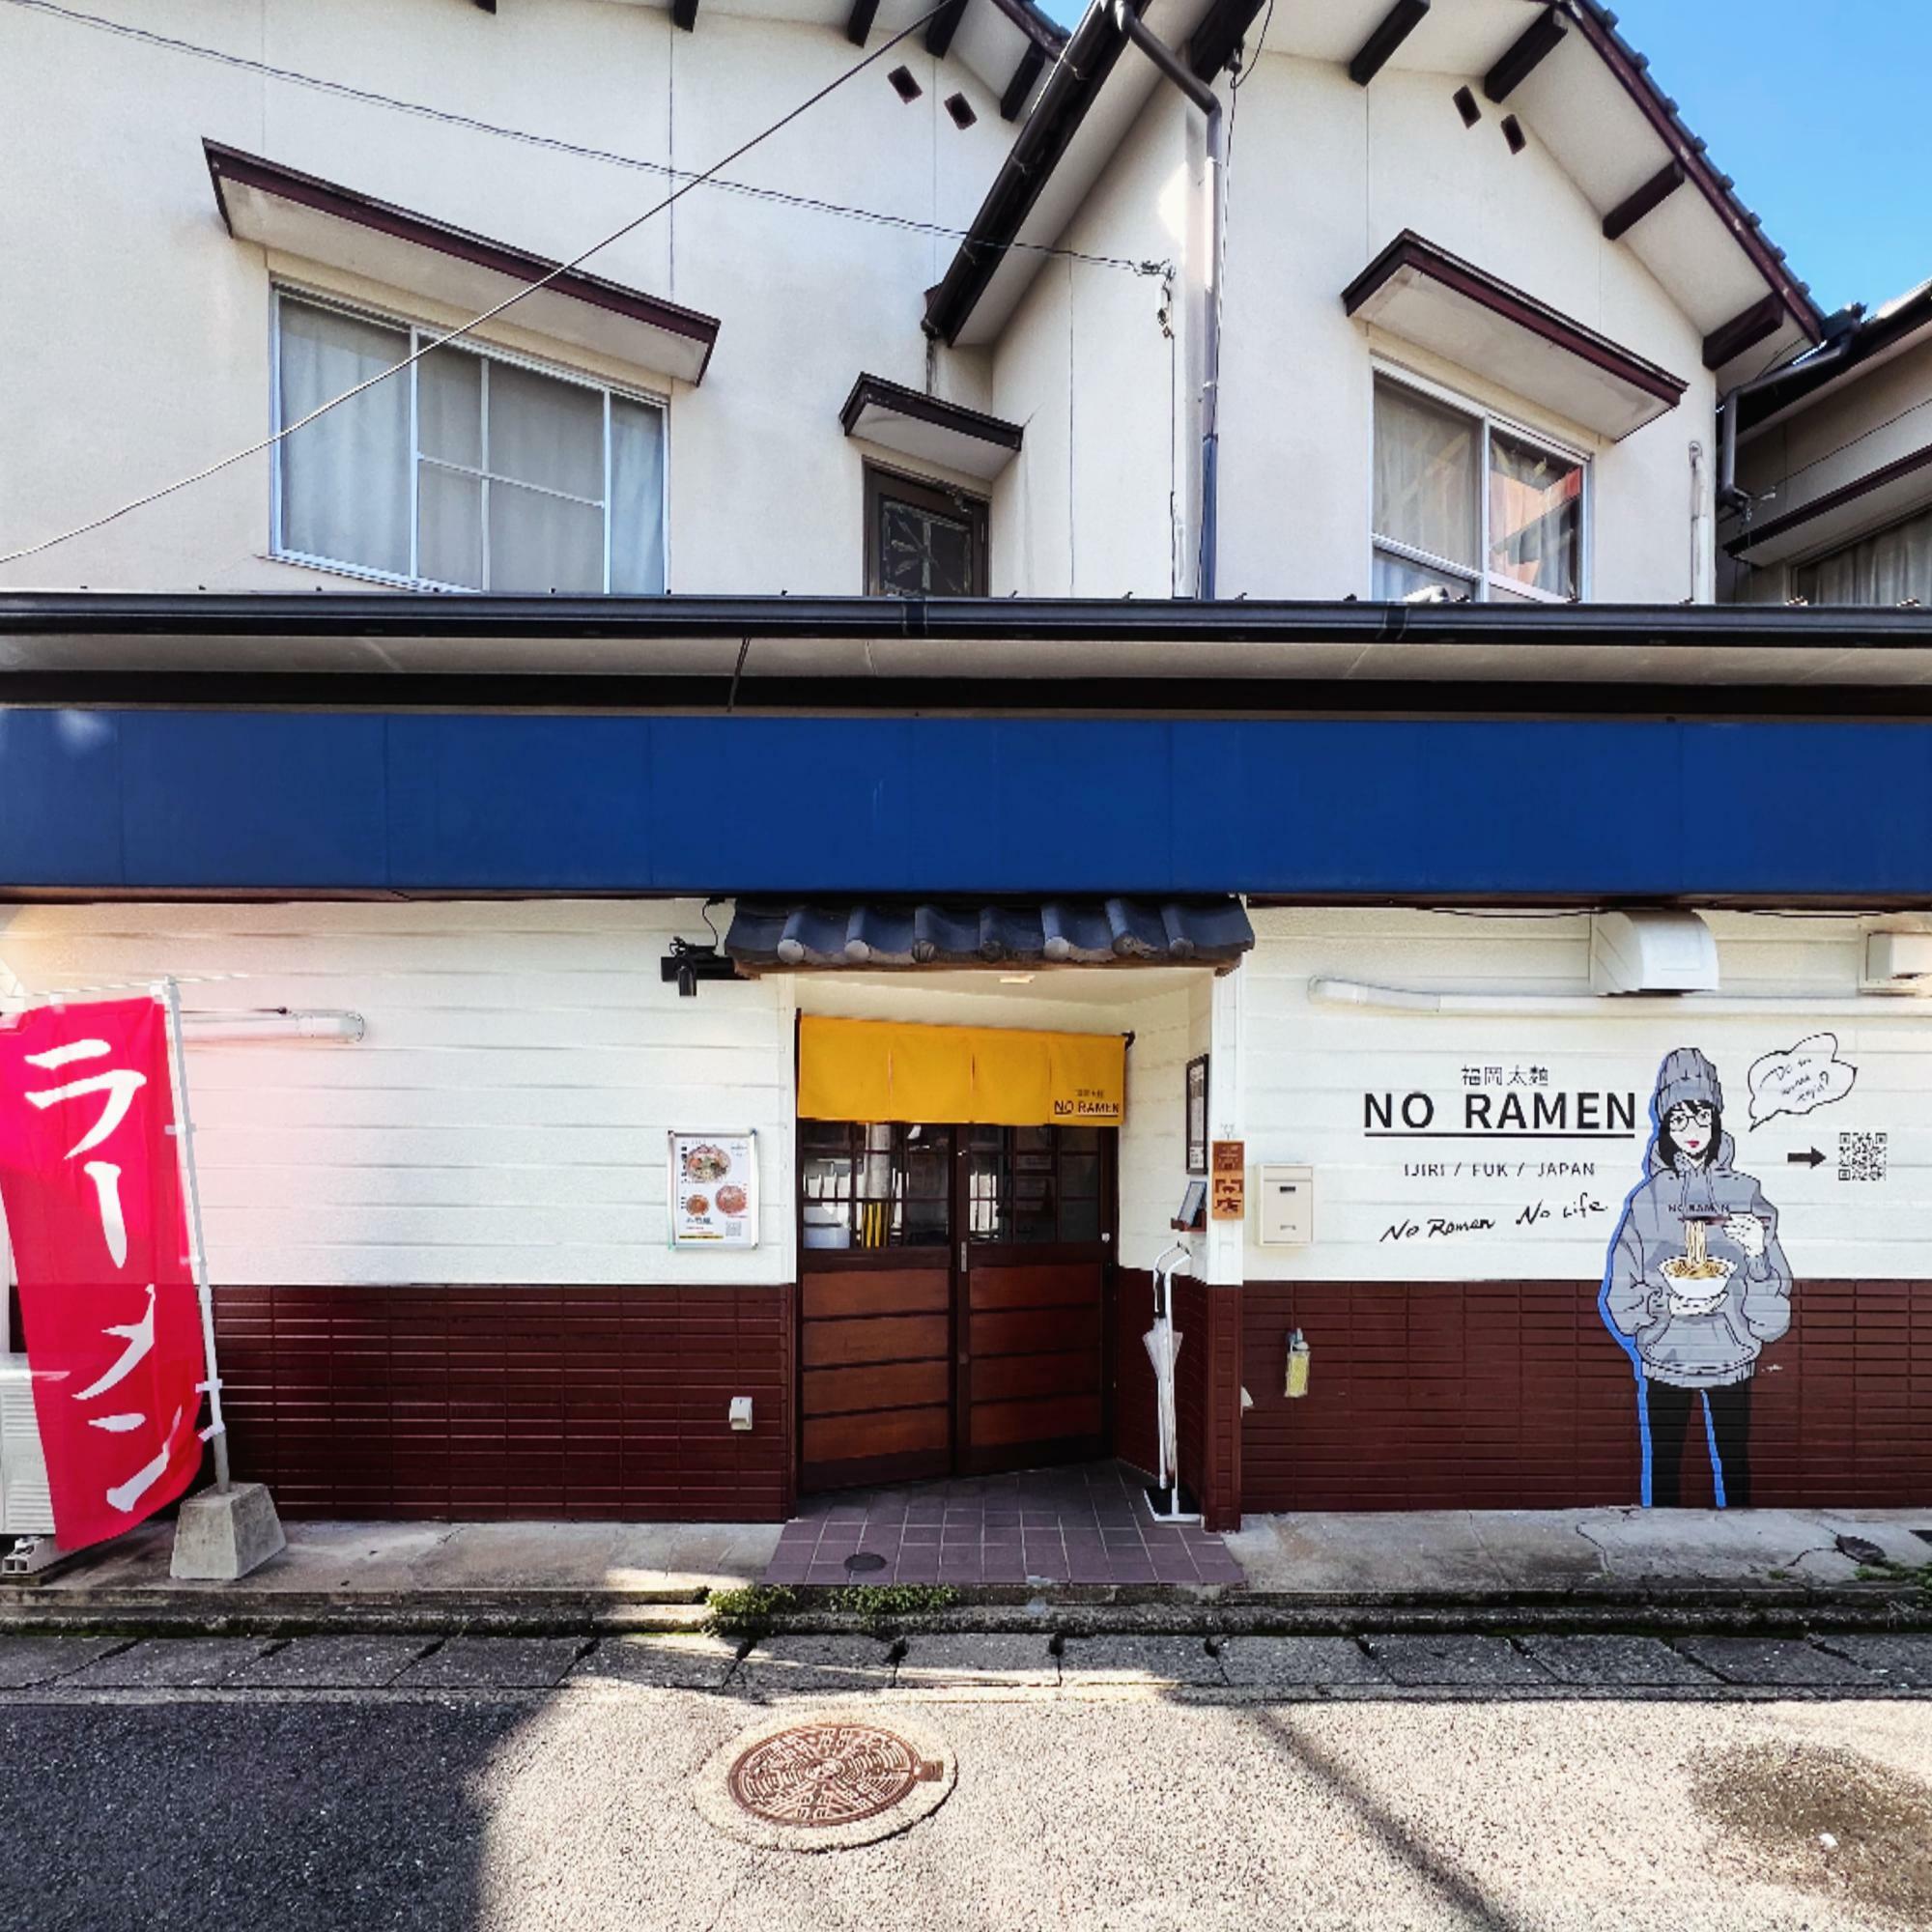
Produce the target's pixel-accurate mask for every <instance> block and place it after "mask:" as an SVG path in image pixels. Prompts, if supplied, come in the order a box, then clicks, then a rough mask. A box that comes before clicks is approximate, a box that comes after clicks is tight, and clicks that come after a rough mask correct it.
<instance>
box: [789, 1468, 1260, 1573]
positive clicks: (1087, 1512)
mask: <svg viewBox="0 0 1932 1932" xmlns="http://www.w3.org/2000/svg"><path fill="white" fill-rule="evenodd" d="M860 1554H871V1555H877V1556H882V1557H884V1558H885V1565H884V1567H883V1568H881V1569H872V1568H869V1567H867V1568H865V1569H863V1570H848V1569H847V1568H846V1564H845V1559H846V1558H847V1557H848V1556H854V1555H860ZM764 1580H765V1581H766V1582H767V1583H1030V1582H1039V1583H1216V1584H1222V1585H1235V1586H1238V1585H1240V1584H1242V1583H1244V1582H1245V1581H1246V1580H1247V1578H1246V1577H1245V1576H1244V1575H1243V1574H1242V1570H1241V1566H1240V1565H1239V1564H1238V1563H1236V1561H1235V1559H1234V1557H1233V1556H1232V1555H1230V1554H1229V1552H1228V1548H1227V1546H1226V1545H1225V1544H1224V1543H1223V1542H1222V1541H1221V1539H1220V1538H1219V1537H1218V1536H1216V1535H1214V1534H1212V1533H1211V1532H1210V1531H1208V1530H1205V1529H1200V1528H1195V1527H1186V1528H1182V1527H1175V1526H1170V1525H1167V1524H1163V1523H1160V1522H1157V1521H1155V1520H1154V1519H1153V1517H1152V1516H1151V1514H1150V1512H1149V1510H1148V1505H1147V1499H1146V1496H1145V1494H1144V1492H1143V1491H1142V1488H1141V1479H1140V1478H1139V1477H1138V1476H1137V1475H1135V1474H1134V1472H1133V1471H1131V1470H1130V1469H1127V1468H1125V1467H1124V1466H1123V1465H1122V1464H1120V1463H1086V1464H1082V1465H1079V1466H1077V1467H1073V1468H1065V1469H1029V1470H1026V1471H1023V1472H1022V1473H1020V1474H1018V1475H1011V1476H979V1477H963V1478H958V1479H955V1480H954V1481H952V1482H945V1483H918V1484H909V1485H906V1486H904V1487H902V1488H898V1489H889V1490H844V1491H840V1492H837V1493H835V1494H832V1495H825V1496H808V1497H806V1498H805V1499H804V1500H803V1501H802V1502H801V1503H800V1504H799V1513H798V1515H797V1517H796V1518H794V1519H793V1520H792V1521H790V1522H788V1523H786V1524H785V1526H784V1528H783V1530H782V1531H781V1533H780V1536H779V1547H778V1550H777V1553H776V1554H775V1555H774V1556H773V1558H772V1560H771V1562H770V1564H769V1565H768V1566H767V1567H766V1570H765V1578H764Z"/></svg>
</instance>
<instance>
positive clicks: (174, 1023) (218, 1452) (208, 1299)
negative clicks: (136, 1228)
mask: <svg viewBox="0 0 1932 1932" xmlns="http://www.w3.org/2000/svg"><path fill="white" fill-rule="evenodd" d="M155 990H156V992H158V993H159V994H160V996H161V1004H162V1007H163V1008H164V1009H165V1010H166V1014H167V1026H168V1065H169V1067H170V1069H171V1070H172V1074H173V1081H174V1090H175V1156H176V1159H177V1160H178V1161H179V1162H180V1165H181V1185H182V1205H183V1206H184V1208H185V1209H186V1210H187V1214H186V1218H187V1252H188V1261H189V1264H190V1265H191V1266H192V1267H193V1269H194V1286H195V1293H197V1295H199V1297H200V1299H201V1343H202V1348H203V1350H204V1351H205V1352H206V1354H207V1357H208V1436H209V1440H210V1441H212V1442H213V1444H214V1487H215V1490H216V1492H218V1493H220V1494H222V1495H226V1494H227V1493H228V1425H227V1423H226V1422H225V1421H223V1419H222V1414H221V1372H220V1370H219V1369H218V1368H217V1366H216V1365H215V1359H214V1294H213V1291H212V1290H211V1289H210V1287H209V1285H208V1254H207V1250H206V1249H205V1248H204V1247H203V1246H202V1241H201V1183H200V1181H199V1180H198V1179H197V1178H196V1176H195V1171H194V1127H193V1125H192V1123H191V1122H189V1120H188V1105H187V1055H186V1053H185V1051H184V1049H183V1046H182V1023H181V1021H182V1013H181V988H180V986H179V985H178V984H177V983H176V982H175V981H174V980H172V979H169V980H162V981H161V982H160V984H159V985H158V986H157V987H156V989H155Z"/></svg>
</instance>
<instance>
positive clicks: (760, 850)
mask: <svg viewBox="0 0 1932 1932" xmlns="http://www.w3.org/2000/svg"><path fill="white" fill-rule="evenodd" d="M0 890H6V891H11V892H13V893H15V894H19V893H33V892H42V891H44V892H61V893H74V892H78V893H116V892H122V893H137V894H149V895H159V894H166V893H170V892H256V893H294V894H299V893H305V892H316V893H338V892H339V893H405V894H408V893H416V894H463V893H496V892H517V893H533V894H540V893H554V894H572V893H639V894H680V895H682V894H725V895H732V896H734V897H741V898H751V899H754V900H772V901H778V902H780V903H783V904H806V903H823V902H824V901H825V900H826V899H828V898H829V899H832V900H833V901H835V902H837V901H840V900H847V899H850V900H857V899H861V898H865V899H868V900H869V899H873V898H879V897H884V896H887V895H891V896H893V897H895V898H907V897H911V898H926V899H936V900H944V901H949V902H950V901H955V900H962V899H964V900H972V899H975V898H979V899H981V900H992V899H1012V898H1021V897H1030V898H1039V899H1045V898H1068V899H1071V898H1084V899H1105V898H1108V897H1114V896H1122V897H1125V898H1130V899H1144V900H1147V901H1149V902H1151V904H1153V905H1155V906H1158V905H1160V904H1161V903H1163V902H1165V901H1169V900H1176V899H1182V898H1188V897H1192V896H1198V895H1222V894H1243V895H1264V896H1268V895H1273V896H1284V897H1318V898H1319V897H1343V896H1347V897H1363V896H1369V897H1386V898H1397V899H1405V898H1406V899H1410V900H1423V901H1428V900H1433V899H1438V898H1464V899H1467V898H1486V899H1503V898H1522V897H1540V898H1546V899H1547V898H1551V897H1562V898H1570V899H1578V898H1592V899H1601V898H1619V897H1623V898H1682V897H1690V898H1703V897H1725V896H1738V897H1752V898H1759V899H1768V900H1773V901H1785V902H1790V901H1802V900H1814V901H1816V900H1827V899H1829V900H1833V901H1836V902H1838V903H1846V902H1867V903H1869V902H1872V901H1888V902H1898V901H1905V900H1924V901H1928V902H1932V724H1928V723H1921V722H1918V721H1914V720H1909V719H1902V720H1898V721H1896V722H1863V721H1849V720H1835V721H1822V722H1803V723H1800V722H1786V721H1777V720H1754V721H1749V722H1744V721H1740V722H1732V723H1723V722H1714V721H1705V720H1683V719H1634V720H1618V719H1577V718H1556V719H1550V718H1502V719H1497V718H1487V719H1439V718H1438V719H1405V718H1399V717H1394V718H1352V719H1350V718H1293V717H1289V718H1281V717H1276V718H1236V719H1218V720H1217V719H1155V718H1124V719H1097V718H1025V717H978V718H974V717H967V718H958V717H944V718H933V717H837V718H834V717H820V716H787V717H761V718H760V717H753V718H747V717H720V716H712V717H695V716H688V715H660V716H654V717H639V716H622V715H593V714H571V715H552V716H538V715H530V714H526V713H506V714H487V715H485V714H477V713H460V712H440V713H433V712H417V713H410V714H407V715H405V714H399V713H383V712H374V711H368V712H325V711H214V710H163V709H152V710H143V709H129V710H115V709H95V710H53V709H48V710H30V709H12V710H5V711H0ZM848 914H849V907H848Z"/></svg>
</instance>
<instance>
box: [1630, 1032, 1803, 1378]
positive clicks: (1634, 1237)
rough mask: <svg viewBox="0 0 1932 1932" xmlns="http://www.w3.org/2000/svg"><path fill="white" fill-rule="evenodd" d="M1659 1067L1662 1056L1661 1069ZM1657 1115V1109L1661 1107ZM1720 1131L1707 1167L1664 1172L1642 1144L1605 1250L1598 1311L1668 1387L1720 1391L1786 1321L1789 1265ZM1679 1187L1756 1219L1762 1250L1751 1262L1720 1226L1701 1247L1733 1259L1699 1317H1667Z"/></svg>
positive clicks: (1680, 1230)
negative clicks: (1638, 1181) (1641, 1162)
mask: <svg viewBox="0 0 1932 1932" xmlns="http://www.w3.org/2000/svg"><path fill="white" fill-rule="evenodd" d="M1668 1064H1669V1063H1667V1062H1666V1065H1668ZM1665 1111H1667V1109H1666V1110H1665ZM1732 1151H1733V1149H1732V1142H1731V1137H1730V1135H1729V1134H1722V1135H1720V1136H1719V1141H1718V1151H1717V1152H1716V1153H1715V1154H1714V1155H1713V1156H1712V1159H1711V1161H1710V1164H1709V1165H1708V1166H1706V1167H1703V1168H1697V1167H1695V1166H1694V1165H1693V1164H1692V1163H1690V1162H1689V1161H1688V1160H1687V1161H1683V1162H1682V1163H1681V1168H1682V1171H1681V1172H1680V1171H1674V1170H1673V1169H1672V1167H1671V1166H1670V1164H1669V1163H1668V1162H1667V1161H1666V1160H1665V1159H1664V1157H1663V1155H1662V1153H1661V1152H1660V1151H1659V1150H1658V1146H1657V1143H1656V1142H1655V1141H1652V1143H1651V1147H1650V1158H1649V1162H1648V1168H1649V1172H1648V1174H1647V1176H1646V1178H1645V1179H1644V1182H1643V1184H1642V1185H1641V1186H1640V1187H1639V1188H1637V1190H1636V1191H1635V1193H1634V1194H1633V1195H1632V1196H1631V1198H1630V1202H1629V1204H1628V1205H1627V1206H1626V1208H1624V1218H1623V1222H1622V1225H1621V1226H1620V1227H1619V1228H1618V1229H1617V1237H1616V1240H1615V1243H1614V1244H1613V1245H1612V1247H1611V1249H1610V1271H1609V1277H1608V1280H1607V1281H1606V1282H1605V1290H1604V1313H1605V1317H1606V1319H1607V1320H1608V1321H1611V1322H1612V1323H1613V1324H1614V1325H1615V1326H1616V1328H1617V1329H1618V1330H1619V1332H1620V1333H1622V1334H1625V1335H1628V1336H1629V1337H1630V1338H1631V1340H1632V1341H1633V1342H1634V1344H1635V1347H1636V1352H1637V1357H1638V1360H1639V1361H1640V1362H1641V1363H1642V1365H1643V1373H1644V1374H1645V1375H1646V1376H1647V1377H1648V1378H1650V1379H1651V1380H1652V1381H1659V1382H1666V1383H1668V1384H1670V1385H1671V1386H1672V1387H1675V1388H1720V1387H1722V1386H1723V1385H1724V1384H1725V1383H1727V1382H1741V1381H1743V1380H1745V1379H1746V1378H1747V1377H1748V1376H1750V1375H1751V1374H1753V1373H1754V1372H1755V1370H1756V1368H1757V1358H1758V1354H1759V1351H1760V1350H1762V1349H1763V1347H1764V1345H1765V1344H1766V1343H1767V1342H1775V1341H1776V1340H1777V1338H1778V1337H1779V1336H1780V1335H1782V1334H1783V1333H1784V1331H1785V1330H1786V1329H1787V1328H1789V1327H1790V1326H1791V1268H1790V1265H1789V1264H1787V1263H1786V1261H1785V1259H1784V1250H1783V1249H1782V1248H1781V1247H1779V1246H1778V1242H1777V1209H1776V1208H1774V1207H1773V1206H1772V1205H1771V1203H1770V1202H1768V1201H1767V1200H1766V1199H1765V1198H1764V1189H1763V1188H1762V1187H1760V1186H1759V1185H1758V1183H1757V1182H1756V1180H1754V1179H1752V1178H1751V1176H1749V1175H1748V1174H1739V1173H1738V1172H1737V1171H1736V1170H1735V1169H1734V1168H1733V1167H1732V1166H1731V1156H1732ZM1687 1188H1688V1189H1689V1190H1690V1193H1691V1195H1692V1197H1693V1201H1694V1202H1695V1204H1696V1205H1698V1206H1704V1205H1707V1203H1706V1198H1705V1197H1706V1196H1707V1195H1708V1205H1709V1206H1710V1207H1711V1208H1714V1209H1715V1210H1716V1211H1717V1212H1719V1213H1723V1214H1754V1215H1756V1217H1757V1218H1758V1219H1759V1220H1760V1221H1762V1222H1763V1223H1764V1232H1765V1243H1764V1253H1763V1254H1761V1255H1760V1256H1759V1257H1758V1258H1757V1259H1756V1260H1755V1261H1751V1260H1748V1259H1747V1257H1746V1254H1745V1251H1744V1250H1743V1249H1742V1248H1741V1247H1739V1246H1738V1244H1737V1243H1736V1242H1735V1241H1733V1240H1732V1239H1731V1238H1730V1237H1729V1236H1727V1235H1726V1234H1725V1233H1724V1230H1723V1227H1722V1225H1721V1224H1716V1225H1713V1226H1711V1227H1710V1228H1709V1230H1708V1233H1707V1236H1706V1245H1707V1248H1708V1251H1709V1253H1710V1254H1711V1255H1713V1256H1714V1257H1716V1258H1717V1259H1718V1260H1719V1261H1728V1262H1735V1263H1736V1264H1737V1266H1736V1269H1735V1271H1734V1272H1733V1273H1732V1275H1731V1278H1730V1280H1729V1282H1728V1283H1727V1284H1726V1285H1725V1289H1724V1298H1723V1300H1722V1301H1720V1302H1719V1304H1718V1306H1717V1307H1716V1308H1715V1309H1714V1310H1713V1311H1712V1312H1711V1313H1710V1314H1708V1315H1673V1314H1672V1313H1671V1312H1670V1290H1669V1288H1668V1286H1667V1285H1666V1283H1665V1280H1664V1275H1663V1264H1664V1263H1665V1262H1667V1261H1668V1260H1669V1259H1670V1258H1671V1257H1672V1256H1673V1255H1681V1254H1682V1253H1683V1252H1684V1217H1683V1211H1682V1210H1683V1206H1684V1198H1685V1193H1686V1190H1687Z"/></svg>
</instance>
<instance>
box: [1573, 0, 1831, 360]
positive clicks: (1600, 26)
mask: <svg viewBox="0 0 1932 1932" xmlns="http://www.w3.org/2000/svg"><path fill="white" fill-rule="evenodd" d="M1563 3H1564V4H1566V5H1567V6H1568V7H1569V8H1570V9H1571V13H1572V17H1573V18H1574V19H1575V20H1576V22H1577V25H1578V26H1579V27H1581V28H1582V30H1583V36H1584V38H1585V39H1586V40H1587V41H1589V43H1591V45H1592V46H1593V47H1595V48H1596V50H1597V52H1598V54H1599V55H1600V56H1601V57H1602V59H1603V62H1604V64H1605V66H1606V67H1607V68H1608V69H1609V70H1610V71H1611V72H1612V73H1613V74H1614V75H1615V76H1616V77H1617V79H1618V80H1620V81H1621V82H1622V83H1623V85H1624V88H1625V91H1626V92H1627V93H1628V94H1629V95H1630V96H1631V98H1632V99H1634V101H1635V102H1636V104H1637V105H1638V107H1640V108H1641V109H1643V111H1644V113H1645V115H1646V117H1647V118H1648V119H1649V121H1650V124H1651V126H1652V127H1653V128H1656V129H1657V131H1658V133H1659V134H1660V135H1662V138H1663V142H1664V145H1665V146H1666V147H1668V148H1669V149H1670V151H1671V153H1672V154H1673V155H1674V156H1676V158H1677V159H1678V160H1680V161H1682V162H1683V163H1684V166H1685V169H1686V171H1687V173H1688V174H1689V176H1690V180H1691V181H1692V182H1693V183H1694V184H1695V185H1696V186H1697V189H1698V191H1699V192H1700V193H1701V194H1702V195H1703V196H1704V198H1705V199H1706V200H1707V201H1708V202H1710V204H1711V206H1712V207H1713V208H1715V209H1716V210H1717V212H1718V213H1719V217H1720V218H1721V219H1722V220H1723V221H1724V224H1725V226H1726V227H1728V228H1729V229H1730V231H1731V233H1732V236H1733V238H1734V239H1735V240H1736V241H1737V243H1738V245H1739V247H1741V248H1742V249H1743V250H1744V251H1745V253H1746V254H1747V255H1748V256H1749V257H1750V260H1751V265H1752V267H1754V268H1755V269H1756V270H1757V271H1758V273H1759V274H1761V275H1762V276H1763V277H1764V279H1765V281H1766V282H1767V283H1768V284H1769V285H1770V287H1771V288H1772V290H1773V291H1774V292H1775V293H1776V295H1777V296H1778V298H1780V299H1781V300H1782V301H1783V303H1784V306H1785V307H1786V308H1787V309H1788V310H1790V312H1791V319H1792V320H1793V321H1794V322H1795V323H1797V325H1798V326H1799V327H1800V328H1802V329H1803V330H1804V333H1805V334H1806V335H1807V336H1808V337H1809V338H1810V339H1811V340H1812V341H1813V342H1822V341H1823V340H1824V337H1825V312H1824V310H1823V309H1821V308H1820V307H1819V306H1818V303H1817V301H1816V299H1815V298H1813V296H1812V294H1811V289H1810V285H1809V284H1808V283H1806V282H1803V281H1801V280H1800V279H1799V278H1798V277H1797V276H1796V275H1794V274H1793V273H1792V272H1791V270H1789V269H1788V268H1786V267H1785V255H1784V250H1783V249H1782V248H1779V247H1776V246H1775V245H1774V244H1773V242H1772V241H1771V240H1770V239H1769V238H1768V237H1767V236H1766V235H1765V234H1764V232H1763V229H1764V223H1763V222H1762V221H1761V220H1760V219H1759V217H1758V216H1757V215H1755V214H1753V213H1751V211H1750V210H1749V209H1748V208H1747V207H1746V206H1745V204H1744V203H1743V201H1741V200H1740V199H1739V197H1738V195H1737V193H1736V191H1735V186H1734V184H1733V183H1732V181H1731V178H1730V176H1729V175H1727V174H1721V173H1719V170H1718V169H1717V167H1716V166H1714V165H1713V163H1712V161H1711V159H1710V156H1709V154H1708V152H1707V149H1706V144H1705V143H1704V142H1703V141H1701V140H1699V139H1698V137H1697V136H1696V135H1695V134H1693V133H1692V132H1691V131H1690V128H1687V127H1686V126H1685V125H1684V117H1683V116H1682V115H1681V114H1679V113H1678V111H1677V103H1676V101H1674V100H1673V99H1671V98H1670V97H1669V95H1667V94H1665V93H1664V91H1663V90H1662V88H1661V87H1659V86H1658V84H1657V82H1656V81H1655V80H1654V79H1652V78H1651V72H1650V61H1649V58H1648V57H1647V56H1646V55H1644V54H1640V53H1638V52H1637V50H1636V48H1634V46H1632V45H1631V43H1629V42H1628V41H1627V40H1625V39H1624V37H1623V36H1622V35H1621V34H1620V33H1618V32H1617V16H1616V14H1614V13H1613V12H1612V11H1611V10H1610V9H1609V8H1608V7H1607V6H1605V4H1604V0H1563Z"/></svg>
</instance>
